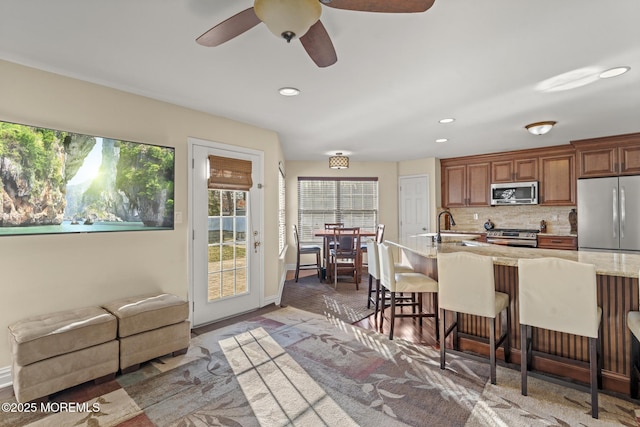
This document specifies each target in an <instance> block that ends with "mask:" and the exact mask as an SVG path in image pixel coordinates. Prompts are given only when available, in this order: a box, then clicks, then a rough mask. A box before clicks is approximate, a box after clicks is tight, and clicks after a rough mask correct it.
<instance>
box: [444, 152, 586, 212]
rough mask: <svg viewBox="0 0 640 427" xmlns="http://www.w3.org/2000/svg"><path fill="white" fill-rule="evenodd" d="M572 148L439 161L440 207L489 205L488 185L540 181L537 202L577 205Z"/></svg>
mask: <svg viewBox="0 0 640 427" xmlns="http://www.w3.org/2000/svg"><path fill="white" fill-rule="evenodd" d="M575 163H576V161H575V149H574V148H573V147H572V146H571V145H568V144H567V145H563V146H555V147H547V148H538V149H532V150H520V151H510V152H505V153H496V154H485V155H479V156H468V157H456V158H451V159H442V160H441V163H440V165H441V170H442V206H443V207H467V206H490V205H491V184H492V183H501V182H526V181H539V186H538V190H539V192H540V194H539V198H538V199H539V203H540V204H541V205H549V206H574V205H575V204H576V174H575Z"/></svg>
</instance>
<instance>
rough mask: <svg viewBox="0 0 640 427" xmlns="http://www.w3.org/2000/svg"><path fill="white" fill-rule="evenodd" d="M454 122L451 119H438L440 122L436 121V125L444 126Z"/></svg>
mask: <svg viewBox="0 0 640 427" xmlns="http://www.w3.org/2000/svg"><path fill="white" fill-rule="evenodd" d="M455 121H456V119H454V118H453V117H451V118H448V119H440V120H438V123H442V124H446V123H453V122H455Z"/></svg>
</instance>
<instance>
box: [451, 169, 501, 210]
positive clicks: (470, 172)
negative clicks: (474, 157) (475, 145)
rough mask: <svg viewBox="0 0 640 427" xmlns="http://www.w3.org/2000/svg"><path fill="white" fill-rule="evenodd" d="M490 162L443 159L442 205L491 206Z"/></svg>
mask: <svg viewBox="0 0 640 427" xmlns="http://www.w3.org/2000/svg"><path fill="white" fill-rule="evenodd" d="M489 168H490V163H489V162H486V161H482V162H477V163H474V162H469V163H467V162H465V161H460V160H458V159H456V160H454V161H447V160H445V159H443V160H442V161H441V169H442V205H443V206H445V207H464V206H489V205H490V203H491V201H490V199H489V194H490V184H491V183H490V169H489Z"/></svg>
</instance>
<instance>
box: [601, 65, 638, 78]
mask: <svg viewBox="0 0 640 427" xmlns="http://www.w3.org/2000/svg"><path fill="white" fill-rule="evenodd" d="M630 69H631V67H615V68H609V69H608V70H605V71H603V72H601V73H600V75H599V76H598V77H600V78H601V79H610V78H611V77H618V76H620V75H622V74H624V73H626V72H627V71H629V70H630Z"/></svg>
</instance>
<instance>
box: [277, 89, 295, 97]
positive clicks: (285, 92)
mask: <svg viewBox="0 0 640 427" xmlns="http://www.w3.org/2000/svg"><path fill="white" fill-rule="evenodd" d="M278 92H279V93H280V95H282V96H296V95H300V90H299V89H296V88H295V87H281V88H280V89H278Z"/></svg>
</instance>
